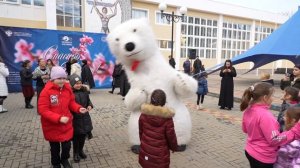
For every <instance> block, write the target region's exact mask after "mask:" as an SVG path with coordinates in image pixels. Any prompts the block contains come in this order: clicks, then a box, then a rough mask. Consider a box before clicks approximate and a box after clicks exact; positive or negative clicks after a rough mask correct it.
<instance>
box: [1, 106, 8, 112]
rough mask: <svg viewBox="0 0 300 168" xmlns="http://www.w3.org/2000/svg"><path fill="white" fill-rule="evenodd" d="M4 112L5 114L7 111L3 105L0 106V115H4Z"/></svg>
mask: <svg viewBox="0 0 300 168" xmlns="http://www.w3.org/2000/svg"><path fill="white" fill-rule="evenodd" d="M5 112H7V109H5V108H4V107H3V105H0V113H5Z"/></svg>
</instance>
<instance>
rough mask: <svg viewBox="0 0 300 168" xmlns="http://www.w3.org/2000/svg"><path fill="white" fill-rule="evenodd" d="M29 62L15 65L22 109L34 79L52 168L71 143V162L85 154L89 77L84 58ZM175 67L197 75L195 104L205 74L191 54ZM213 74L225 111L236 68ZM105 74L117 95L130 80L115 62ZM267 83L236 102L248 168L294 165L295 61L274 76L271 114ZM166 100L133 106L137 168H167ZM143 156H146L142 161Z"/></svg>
mask: <svg viewBox="0 0 300 168" xmlns="http://www.w3.org/2000/svg"><path fill="white" fill-rule="evenodd" d="M191 67H192V68H191ZM31 68H32V62H30V61H24V62H23V63H22V68H21V71H20V77H21V86H22V92H23V95H24V99H25V108H27V109H32V108H34V107H33V105H32V104H31V100H32V98H33V96H34V89H33V80H35V81H36V86H35V88H36V91H37V102H38V103H37V110H38V114H39V115H40V116H41V125H42V130H43V134H44V138H45V139H46V140H47V141H49V145H50V153H51V164H52V166H53V167H56V168H58V167H61V165H63V167H67V168H69V167H72V166H71V164H70V162H69V161H68V159H69V158H70V150H71V146H72V144H73V160H74V162H75V163H78V162H80V160H81V159H85V158H87V155H86V154H85V152H84V145H85V141H86V139H91V138H93V134H92V130H93V124H92V119H91V116H90V115H89V111H91V110H92V109H93V107H94V105H93V103H92V101H91V99H90V97H89V94H90V92H89V88H93V87H94V86H95V83H94V81H93V76H92V73H91V70H90V69H89V67H88V65H87V61H86V60H83V61H82V65H80V64H79V63H78V61H77V60H74V59H70V60H69V61H68V63H67V64H66V67H65V69H66V70H65V69H64V68H63V67H60V66H56V65H55V64H54V63H53V61H52V60H43V59H39V60H38V66H37V67H36V68H35V69H34V71H32V70H31ZM183 68H184V72H185V73H186V74H188V75H193V76H194V77H195V79H197V80H198V90H197V92H196V94H197V101H196V103H197V109H202V108H203V102H204V96H205V95H206V94H207V93H208V82H207V76H208V74H207V73H206V72H205V69H204V66H203V65H202V63H201V60H200V59H199V58H197V59H196V60H195V61H194V64H193V66H192V65H191V62H190V60H188V59H187V60H186V61H185V62H184V64H183ZM8 75H9V71H8V68H7V67H6V66H5V64H4V63H3V60H2V59H0V85H1V86H4V87H0V113H3V112H7V111H8V110H7V109H5V108H4V107H3V101H4V100H5V98H6V97H7V96H8V89H7V84H6V77H7V76H8ZM219 75H220V77H221V78H222V79H221V86H220V96H219V102H218V105H219V106H220V109H227V110H231V109H232V108H233V98H234V97H233V95H234V94H233V92H234V81H233V78H234V77H236V75H237V73H236V70H235V68H234V67H233V66H232V62H231V61H230V60H226V61H225V63H224V66H223V67H222V68H221V69H220V73H219ZM112 77H113V82H112V90H111V91H109V92H110V93H112V94H113V93H114V91H115V89H116V88H120V94H121V95H122V96H123V97H124V96H125V95H126V93H127V92H128V90H129V88H130V84H129V83H128V80H127V76H126V73H125V71H124V69H123V67H122V65H121V64H120V63H117V64H116V65H115V68H114V71H113V74H112ZM86 85H87V86H88V87H87V86H86ZM273 86H274V81H273V79H270V74H267V73H262V74H261V81H260V82H258V83H256V84H254V85H252V86H250V87H249V88H247V89H246V90H245V91H244V93H243V96H242V100H241V103H240V110H241V111H243V119H242V130H243V132H244V133H245V134H246V135H247V140H246V146H245V155H246V157H247V159H248V160H249V163H250V167H251V168H268V167H270V168H271V167H275V168H285V167H295V166H296V167H297V166H300V162H299V161H298V160H299V158H300V157H299V156H300V155H299V154H300V150H299V149H300V122H299V119H300V97H299V96H300V95H299V89H300V65H295V67H294V69H293V73H292V74H287V75H286V76H285V77H284V78H283V79H282V80H281V82H280V88H281V89H282V90H283V91H284V95H283V97H282V101H283V102H282V106H281V110H280V112H279V115H278V116H277V120H276V118H275V117H274V115H273V114H272V113H271V111H270V110H269V107H270V105H271V103H272V101H273V98H272V96H273V94H274V87H273ZM166 98H167V95H166V94H165V93H164V91H163V90H160V89H157V90H155V91H153V93H152V94H151V99H150V100H151V101H150V103H149V104H143V105H142V107H141V111H142V114H141V116H140V119H139V130H140V131H139V135H140V140H141V147H140V152H139V163H140V164H141V166H142V167H144V168H147V167H149V168H150V167H169V165H170V150H171V151H173V152H174V151H176V150H177V147H178V144H177V140H176V134H175V131H174V122H173V119H172V118H173V116H174V115H175V114H174V112H173V110H172V109H169V108H168V107H166V106H165V104H166ZM154 129H155V130H156V131H155V133H154V132H153V130H154ZM153 139H155V140H153ZM71 142H72V143H71ZM161 151H164V152H161ZM149 156H151V159H150V160H151V161H148V160H149V158H148V157H149Z"/></svg>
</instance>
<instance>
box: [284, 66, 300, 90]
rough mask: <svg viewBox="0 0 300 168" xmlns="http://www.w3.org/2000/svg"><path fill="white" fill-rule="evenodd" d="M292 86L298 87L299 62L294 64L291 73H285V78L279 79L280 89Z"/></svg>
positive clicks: (299, 76) (299, 80)
mask: <svg viewBox="0 0 300 168" xmlns="http://www.w3.org/2000/svg"><path fill="white" fill-rule="evenodd" d="M288 86H292V87H295V88H298V89H300V64H297V65H295V66H294V69H293V74H286V76H285V78H283V79H282V80H281V81H280V89H281V90H284V89H285V88H286V87H288Z"/></svg>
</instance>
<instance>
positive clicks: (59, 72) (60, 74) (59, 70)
mask: <svg viewBox="0 0 300 168" xmlns="http://www.w3.org/2000/svg"><path fill="white" fill-rule="evenodd" d="M57 78H67V74H66V71H65V70H64V68H63V67H60V66H54V67H52V69H51V72H50V79H51V80H54V79H57Z"/></svg>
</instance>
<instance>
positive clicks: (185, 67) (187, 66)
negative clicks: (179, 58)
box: [183, 58, 191, 75]
mask: <svg viewBox="0 0 300 168" xmlns="http://www.w3.org/2000/svg"><path fill="white" fill-rule="evenodd" d="M183 70H184V73H186V74H188V75H190V74H191V61H190V60H189V58H187V59H186V60H185V61H184V63H183Z"/></svg>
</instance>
